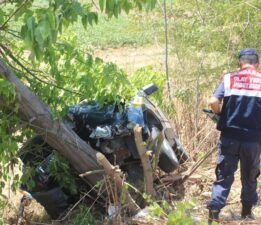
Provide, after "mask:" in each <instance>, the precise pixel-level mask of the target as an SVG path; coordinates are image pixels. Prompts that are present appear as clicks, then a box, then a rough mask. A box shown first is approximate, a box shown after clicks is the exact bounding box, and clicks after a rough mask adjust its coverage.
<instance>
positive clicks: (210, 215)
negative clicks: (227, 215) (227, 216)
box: [208, 209, 220, 225]
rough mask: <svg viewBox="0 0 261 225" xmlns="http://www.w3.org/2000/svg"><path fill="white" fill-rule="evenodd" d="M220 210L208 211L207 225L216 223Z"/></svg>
mask: <svg viewBox="0 0 261 225" xmlns="http://www.w3.org/2000/svg"><path fill="white" fill-rule="evenodd" d="M219 213H220V210H213V209H210V210H209V212H208V225H211V224H212V222H213V221H216V222H218V220H219Z"/></svg>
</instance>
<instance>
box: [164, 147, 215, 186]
mask: <svg viewBox="0 0 261 225" xmlns="http://www.w3.org/2000/svg"><path fill="white" fill-rule="evenodd" d="M216 148H217V147H216V146H214V147H213V148H212V149H210V150H209V151H208V152H207V153H206V154H205V155H204V156H203V157H202V158H200V159H199V160H198V161H197V162H196V163H195V164H193V165H192V166H191V167H190V168H189V169H188V170H187V171H186V172H185V173H180V174H177V175H176V176H167V177H164V178H162V179H161V181H162V182H165V183H169V182H171V183H174V182H176V181H180V182H181V183H183V182H185V181H186V180H187V179H188V178H189V177H190V176H191V175H192V174H193V173H194V172H195V171H196V170H197V169H198V168H199V167H200V165H202V163H203V162H205V160H206V159H207V158H208V157H209V156H210V155H211V154H212V153H213V152H214V151H215V150H216Z"/></svg>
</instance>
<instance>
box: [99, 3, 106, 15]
mask: <svg viewBox="0 0 261 225" xmlns="http://www.w3.org/2000/svg"><path fill="white" fill-rule="evenodd" d="M99 6H100V9H101V11H102V12H103V10H104V6H105V1H104V0H99Z"/></svg>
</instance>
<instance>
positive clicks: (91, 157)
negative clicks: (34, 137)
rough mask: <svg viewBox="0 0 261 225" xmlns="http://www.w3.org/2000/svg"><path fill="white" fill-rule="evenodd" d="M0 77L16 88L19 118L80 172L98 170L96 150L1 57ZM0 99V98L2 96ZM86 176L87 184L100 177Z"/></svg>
mask: <svg viewBox="0 0 261 225" xmlns="http://www.w3.org/2000/svg"><path fill="white" fill-rule="evenodd" d="M1 76H2V77H3V78H5V79H6V80H8V81H9V82H11V83H12V84H14V85H15V87H16V92H17V101H18V103H19V113H20V116H21V118H22V120H24V121H26V122H27V123H28V125H29V126H30V127H31V128H32V129H33V130H34V131H35V132H36V133H38V134H40V135H41V136H42V137H43V139H44V140H45V141H46V142H47V143H48V144H49V145H50V146H52V147H53V148H54V149H57V151H59V152H60V153H61V154H62V155H63V156H64V157H65V158H67V159H68V160H69V162H70V163H71V165H72V166H73V167H74V169H75V170H76V171H77V172H78V173H79V174H80V173H84V172H86V171H90V170H97V169H101V167H100V166H99V165H98V163H97V162H96V153H97V152H96V151H95V150H94V149H92V148H91V146H89V145H88V144H87V143H86V142H84V141H83V140H82V139H80V138H79V137H78V135H77V134H76V133H75V132H74V131H73V130H71V129H70V128H69V127H67V126H66V124H65V123H63V122H62V121H61V120H53V119H52V116H51V111H50V109H49V107H48V106H47V105H45V104H44V103H43V102H42V101H41V100H40V99H39V98H38V97H37V96H36V95H35V94H34V93H32V92H31V91H30V90H29V89H28V88H27V87H26V86H25V85H24V84H23V83H22V82H21V81H20V80H19V79H18V78H17V77H16V75H15V74H14V73H13V72H12V71H11V69H10V68H9V67H8V66H7V65H6V64H5V63H4V62H3V60H1V59H0V77H1ZM0 101H2V99H1V96H0ZM0 106H1V102H0ZM86 179H87V181H88V182H89V183H90V185H95V184H96V182H97V181H99V180H100V179H102V176H101V175H99V174H95V175H90V176H88V177H87V178H86Z"/></svg>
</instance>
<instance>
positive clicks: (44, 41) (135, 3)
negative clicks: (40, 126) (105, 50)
mask: <svg viewBox="0 0 261 225" xmlns="http://www.w3.org/2000/svg"><path fill="white" fill-rule="evenodd" d="M155 3H156V1H155V0H120V1H118V0H110V1H99V5H100V10H101V11H104V12H105V14H106V15H107V16H108V18H111V17H113V16H116V17H117V16H118V15H119V13H120V12H121V11H125V12H129V11H130V10H132V9H134V8H139V9H142V8H146V9H148V10H149V9H151V8H152V7H154V5H155ZM0 4H1V9H0V24H1V25H0V30H1V32H0V38H1V44H0V54H1V59H4V61H5V62H7V63H8V65H9V66H10V67H12V68H13V70H14V72H15V73H16V75H17V76H18V77H19V78H20V79H21V80H22V81H24V83H25V84H26V85H28V86H29V87H30V89H31V90H32V91H34V92H35V93H36V94H37V95H39V96H40V98H42V100H43V101H44V102H46V103H47V104H49V105H50V108H51V110H52V112H53V116H54V117H55V118H58V117H60V116H61V115H62V114H63V113H64V112H66V106H68V105H71V104H75V103H77V102H79V100H80V99H82V98H85V99H96V100H98V101H100V102H101V103H104V102H106V101H115V102H119V101H121V98H124V97H128V96H129V95H130V93H131V91H132V90H131V88H130V87H129V81H128V80H127V79H126V74H125V73H124V72H123V71H122V70H120V69H118V68H117V66H116V65H113V64H111V63H104V62H103V61H102V60H101V59H94V58H93V57H92V56H91V55H89V54H86V53H85V52H82V51H81V50H79V49H78V48H77V43H76V38H75V37H74V36H73V35H72V34H71V33H69V32H67V31H66V29H67V28H68V26H70V25H71V24H74V23H75V22H77V21H78V20H81V23H82V25H83V27H84V28H85V29H87V27H88V26H92V25H93V24H95V23H97V22H98V15H99V13H100V12H99V10H97V8H95V6H96V5H94V4H95V2H94V1H93V2H90V3H85V2H82V1H77V0H73V1H71V0H65V1H64V0H62V1H61V0H44V1H40V0H24V1H20V0H12V1H8V2H4V3H0ZM0 87H1V88H0V96H1V98H0V101H1V102H0V103H2V102H5V104H4V105H5V107H3V106H2V105H3V104H1V109H0V116H1V123H0V140H1V144H0V156H1V160H0V161H1V162H0V166H1V174H0V176H1V178H4V179H5V180H6V179H7V178H8V171H9V170H10V169H12V167H13V163H14V162H15V160H16V152H17V148H18V144H17V143H19V142H23V141H24V140H25V139H26V138H27V137H28V136H29V135H30V134H31V133H30V131H29V132H28V130H26V129H21V127H20V125H23V126H24V125H26V122H24V121H21V120H20V119H19V117H18V116H17V110H18V106H17V105H16V104H15V100H16V98H19V96H17V95H16V94H15V89H14V87H12V85H10V84H9V83H8V82H6V81H5V80H3V79H1V80H0ZM6 106H7V107H6ZM12 133H13V135H11V134H12ZM10 160H11V162H10ZM3 185H4V182H2V183H1V186H3Z"/></svg>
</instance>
